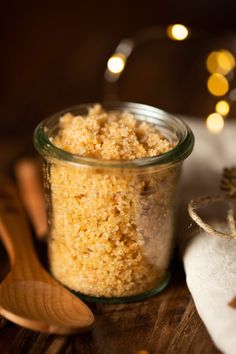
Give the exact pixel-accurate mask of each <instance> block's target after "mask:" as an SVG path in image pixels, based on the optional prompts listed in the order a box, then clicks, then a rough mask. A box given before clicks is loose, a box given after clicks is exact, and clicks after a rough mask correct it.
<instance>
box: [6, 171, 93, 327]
mask: <svg viewBox="0 0 236 354" xmlns="http://www.w3.org/2000/svg"><path fill="white" fill-rule="evenodd" d="M0 236H1V237H2V240H3V242H4V244H5V247H6V249H7V252H8V254H9V257H10V261H11V267H12V269H11V271H10V273H9V274H8V275H7V277H6V278H5V279H4V280H3V281H2V283H1V284H0V313H1V314H2V315H3V316H4V317H5V318H7V319H9V320H11V321H13V322H14V323H17V324H20V325H22V326H24V327H27V328H30V329H34V330H37V331H42V332H48V333H57V334H71V333H77V332H81V331H85V330H87V329H90V328H91V326H92V325H93V322H94V317H93V314H92V312H91V311H90V309H89V308H88V307H87V306H86V305H85V304H84V303H83V302H82V301H80V300H79V299H78V298H77V297H76V296H74V295H73V294H72V293H70V292H69V291H68V290H66V289H65V288H64V287H62V286H61V285H60V284H59V283H58V282H56V281H55V280H54V279H53V278H52V277H51V276H49V274H48V273H47V272H46V271H45V270H44V268H43V267H42V266H41V265H40V263H39V261H38V259H37V257H36V254H35V251H34V249H33V245H32V242H31V235H30V233H29V229H28V225H27V221H26V219H25V216H24V211H23V209H22V207H21V203H20V200H19V198H18V196H17V193H16V191H15V188H14V187H13V185H12V184H11V183H10V182H9V180H8V179H6V178H3V177H2V176H0Z"/></svg>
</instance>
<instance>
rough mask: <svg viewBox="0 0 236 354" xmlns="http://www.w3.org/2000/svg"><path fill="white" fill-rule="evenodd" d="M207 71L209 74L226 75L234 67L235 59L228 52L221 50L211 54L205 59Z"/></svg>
mask: <svg viewBox="0 0 236 354" xmlns="http://www.w3.org/2000/svg"><path fill="white" fill-rule="evenodd" d="M206 65H207V69H208V71H209V72H210V73H211V74H214V73H218V74H221V75H226V74H228V73H229V72H230V71H231V70H233V68H234V67H235V58H234V56H233V54H232V53H230V51H228V50H225V49H222V50H219V51H214V52H211V53H210V54H209V55H208V57H207V63H206Z"/></svg>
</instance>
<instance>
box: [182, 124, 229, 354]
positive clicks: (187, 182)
mask: <svg viewBox="0 0 236 354" xmlns="http://www.w3.org/2000/svg"><path fill="white" fill-rule="evenodd" d="M186 122H187V124H189V126H190V127H191V128H192V130H193V132H194V135H195V137H196V145H195V149H194V152H193V154H192V155H191V157H189V159H188V160H186V162H185V166H184V173H183V178H182V186H184V188H183V187H182V193H181V196H182V205H181V222H180V237H181V238H180V243H182V244H186V239H187V240H188V241H187V246H185V247H184V250H183V253H182V255H183V263H184V268H185V273H186V280H187V285H188V288H189V290H190V292H191V294H192V297H193V300H194V302H195V305H196V308H197V310H198V313H199V315H200V317H201V319H202V320H203V322H204V324H205V326H206V328H207V330H208V332H209V334H210V336H211V337H212V339H213V341H214V343H215V344H216V346H217V347H218V348H219V349H220V350H221V351H222V352H223V353H226V354H236V309H232V308H231V307H229V306H228V302H229V301H230V300H231V299H232V297H233V296H234V295H236V241H235V240H226V239H221V238H218V237H214V236H210V235H208V234H206V233H205V232H203V231H201V230H200V229H199V233H198V234H197V235H195V236H194V237H192V238H190V239H189V237H188V235H191V228H189V225H190V224H191V219H190V218H189V216H188V215H187V204H188V202H189V201H190V199H192V198H195V197H197V196H200V195H202V194H205V193H207V194H209V193H211V192H217V191H218V188H219V181H220V177H221V173H222V169H223V168H224V167H230V166H232V165H236V123H235V122H229V121H226V126H225V129H224V131H223V132H222V133H220V134H219V135H214V134H211V133H209V132H208V131H207V129H206V126H205V123H204V122H203V121H197V120H195V121H193V120H186ZM205 216H206V217H207V218H208V220H209V217H210V218H213V219H214V220H217V219H218V217H219V218H220V217H221V215H216V214H215V215H214V214H212V212H211V209H210V208H207V211H206V212H205Z"/></svg>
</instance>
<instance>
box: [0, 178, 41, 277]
mask: <svg viewBox="0 0 236 354" xmlns="http://www.w3.org/2000/svg"><path fill="white" fill-rule="evenodd" d="M0 235H1V238H2V240H3V243H4V245H5V247H6V249H7V252H8V255H9V258H10V262H11V265H12V266H15V265H16V263H20V266H21V269H22V267H24V268H25V269H31V270H32V271H33V269H32V268H33V266H37V265H39V263H38V260H37V257H36V254H35V251H34V247H33V243H32V240H31V235H30V230H29V227H28V223H27V220H26V217H25V213H24V210H23V208H22V206H21V203H20V200H19V198H18V194H17V190H16V188H15V187H14V185H13V183H11V181H9V179H7V178H6V177H3V176H1V177H0Z"/></svg>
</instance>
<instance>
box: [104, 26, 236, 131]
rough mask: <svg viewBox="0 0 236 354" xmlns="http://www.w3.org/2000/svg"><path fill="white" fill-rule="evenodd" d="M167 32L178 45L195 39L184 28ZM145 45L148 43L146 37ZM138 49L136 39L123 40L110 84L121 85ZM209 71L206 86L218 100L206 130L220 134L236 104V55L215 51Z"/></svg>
mask: <svg viewBox="0 0 236 354" xmlns="http://www.w3.org/2000/svg"><path fill="white" fill-rule="evenodd" d="M165 31H166V32H165V33H166V35H167V36H168V38H169V39H171V40H175V41H184V40H186V39H187V38H188V37H190V36H191V31H190V29H189V28H188V27H186V26H184V25H182V24H173V25H169V26H168V27H167V28H166V30H165ZM149 35H150V33H149ZM152 36H153V32H152ZM155 36H156V37H157V38H158V36H159V38H161V35H160V32H156V33H155ZM147 37H148V35H147ZM146 40H148V38H146ZM143 41H145V37H144V40H143ZM134 48H135V41H134V40H133V39H132V38H126V39H123V40H122V41H121V42H120V43H119V45H118V46H117V48H116V50H115V52H114V53H113V54H112V56H111V57H110V58H109V59H108V61H107V68H106V71H105V80H106V81H107V82H109V83H115V82H117V81H118V79H119V78H120V75H121V74H122V72H123V71H124V69H125V67H126V63H127V59H128V57H129V56H130V54H131V53H132V51H133V49H134ZM206 68H207V70H208V73H209V77H208V79H207V82H206V87H207V90H208V92H209V93H210V94H211V95H213V96H214V97H215V98H216V99H217V102H216V104H215V109H214V111H213V112H212V113H211V114H209V115H208V116H207V118H206V126H207V129H208V130H209V132H211V133H216V134H217V133H220V132H221V131H222V130H223V128H224V123H225V118H226V117H227V115H228V114H229V112H230V106H231V102H232V101H236V89H231V88H230V82H231V81H232V78H233V70H234V68H235V57H234V55H233V53H231V52H230V51H229V50H226V49H219V50H217V51H212V52H210V53H209V54H208V56H207V58H206Z"/></svg>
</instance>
